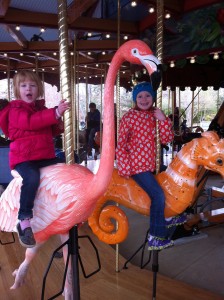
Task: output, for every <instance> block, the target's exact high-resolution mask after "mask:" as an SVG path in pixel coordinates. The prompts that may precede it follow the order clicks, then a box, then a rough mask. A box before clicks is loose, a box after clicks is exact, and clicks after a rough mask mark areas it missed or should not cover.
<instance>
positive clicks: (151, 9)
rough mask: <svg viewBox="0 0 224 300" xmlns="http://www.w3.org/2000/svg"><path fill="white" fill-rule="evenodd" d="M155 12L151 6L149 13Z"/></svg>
mask: <svg viewBox="0 0 224 300" xmlns="http://www.w3.org/2000/svg"><path fill="white" fill-rule="evenodd" d="M154 12H155V8H154V7H153V6H151V7H149V13H150V14H152V13H154Z"/></svg>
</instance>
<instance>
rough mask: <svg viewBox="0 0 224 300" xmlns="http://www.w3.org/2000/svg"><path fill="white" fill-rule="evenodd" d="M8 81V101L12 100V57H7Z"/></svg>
mask: <svg viewBox="0 0 224 300" xmlns="http://www.w3.org/2000/svg"><path fill="white" fill-rule="evenodd" d="M7 81H8V101H10V100H11V93H10V59H9V58H7Z"/></svg>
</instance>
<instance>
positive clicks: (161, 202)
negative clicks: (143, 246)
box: [132, 171, 168, 238]
mask: <svg viewBox="0 0 224 300" xmlns="http://www.w3.org/2000/svg"><path fill="white" fill-rule="evenodd" d="M132 178H133V179H134V180H135V181H136V182H137V183H138V185H140V187H141V188H142V189H143V190H144V191H145V192H146V193H147V194H148V195H149V197H150V198H151V206H150V228H149V232H150V234H151V235H153V236H156V237H160V238H167V236H168V231H167V228H166V223H165V217H164V208H165V196H164V192H163V190H162V188H161V186H160V185H159V183H158V182H157V181H156V178H155V176H154V175H153V173H151V172H149V171H148V172H143V173H139V174H135V175H133V176H132Z"/></svg>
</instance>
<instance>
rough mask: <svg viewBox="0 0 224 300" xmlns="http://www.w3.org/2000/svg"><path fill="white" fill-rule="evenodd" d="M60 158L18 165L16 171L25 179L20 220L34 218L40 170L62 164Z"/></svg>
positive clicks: (21, 196) (22, 188)
mask: <svg viewBox="0 0 224 300" xmlns="http://www.w3.org/2000/svg"><path fill="white" fill-rule="evenodd" d="M62 162H63V161H62V160H61V159H60V158H57V157H55V158H52V159H42V160H33V161H26V162H23V163H20V164H18V165H16V167H15V169H16V171H17V172H18V173H19V174H20V176H21V177H22V178H23V184H22V187H21V195H20V209H19V213H18V219H19V220H23V219H28V218H32V217H33V206H34V199H35V196H36V193H37V190H38V187H39V184H40V168H44V167H47V166H51V165H54V164H57V163H62Z"/></svg>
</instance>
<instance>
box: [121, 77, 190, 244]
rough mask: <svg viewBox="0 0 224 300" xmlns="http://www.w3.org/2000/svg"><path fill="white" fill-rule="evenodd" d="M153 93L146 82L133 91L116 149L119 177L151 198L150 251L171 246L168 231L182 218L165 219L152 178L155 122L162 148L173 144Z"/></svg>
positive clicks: (160, 193)
mask: <svg viewBox="0 0 224 300" xmlns="http://www.w3.org/2000/svg"><path fill="white" fill-rule="evenodd" d="M155 97H156V93H155V92H154V90H153V88H152V86H151V84H150V83H148V82H142V83H139V84H137V85H136V86H135V87H134V89H133V101H134V103H135V107H134V108H132V109H130V110H129V111H128V112H127V113H126V114H125V115H124V116H123V117H122V119H121V122H120V128H119V138H118V143H117V149H116V157H117V166H118V174H119V175H121V176H124V177H127V178H128V177H130V176H131V177H132V178H133V179H134V180H135V181H136V182H137V183H138V184H139V185H140V186H141V187H142V189H144V190H145V192H146V193H147V194H148V195H149V197H150V198H151V207H150V235H149V237H148V244H149V248H148V249H149V250H162V249H165V248H168V247H170V246H172V245H173V241H172V240H171V239H170V238H169V236H168V227H170V226H176V225H180V224H182V223H183V222H185V217H183V216H178V217H174V218H169V219H165V216H164V209H165V196H164V193H163V190H162V188H161V186H160V185H159V183H158V182H157V181H156V178H155V176H154V174H153V172H154V171H155V167H156V143H155V140H156V120H158V127H159V138H160V142H161V144H166V143H168V142H171V141H172V140H173V137H174V134H173V131H172V122H171V120H170V119H169V118H168V117H166V116H165V115H164V113H163V111H162V110H160V109H159V108H156V107H153V103H154V99H155Z"/></svg>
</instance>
